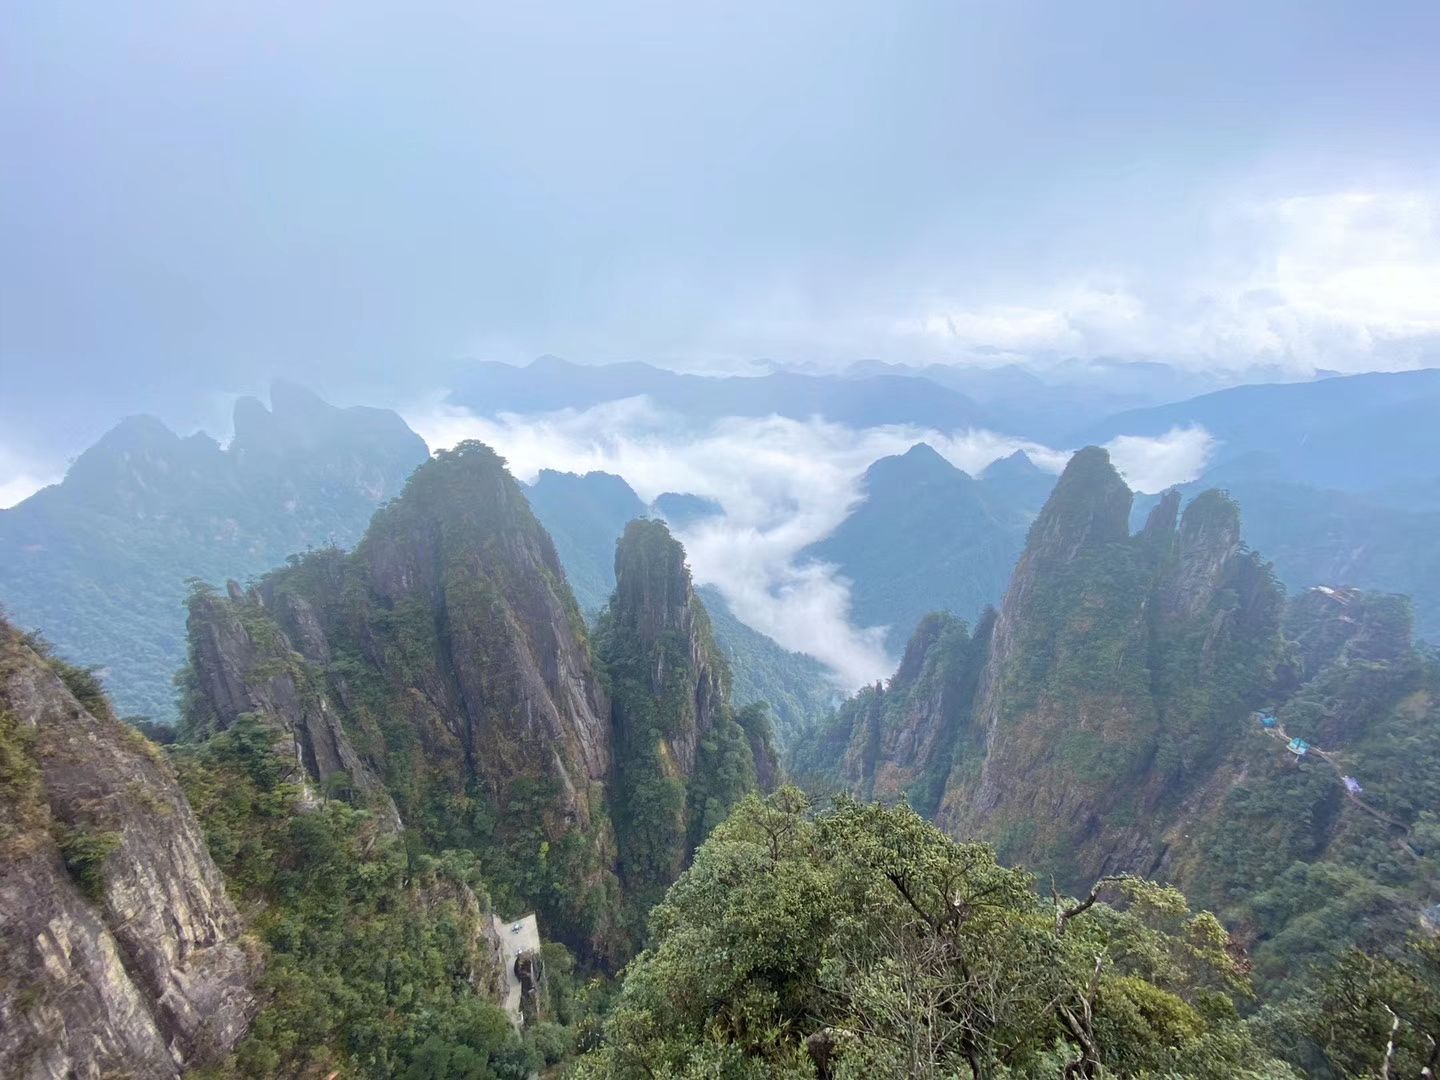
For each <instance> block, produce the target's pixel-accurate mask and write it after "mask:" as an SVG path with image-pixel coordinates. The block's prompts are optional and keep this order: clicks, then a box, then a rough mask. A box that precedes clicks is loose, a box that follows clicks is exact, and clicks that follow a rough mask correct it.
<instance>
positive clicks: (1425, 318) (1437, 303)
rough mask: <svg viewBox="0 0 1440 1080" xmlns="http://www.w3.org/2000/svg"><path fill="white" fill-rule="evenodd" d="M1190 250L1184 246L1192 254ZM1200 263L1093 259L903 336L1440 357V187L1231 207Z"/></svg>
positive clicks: (1130, 351)
mask: <svg viewBox="0 0 1440 1080" xmlns="http://www.w3.org/2000/svg"><path fill="white" fill-rule="evenodd" d="M1184 261H1185V260H1177V263H1183V262H1184ZM1189 262H1190V264H1191V269H1190V270H1189V271H1188V272H1185V271H1179V272H1177V271H1176V270H1175V269H1174V268H1172V267H1167V268H1166V272H1165V273H1163V274H1146V273H1143V272H1138V271H1136V272H1131V273H1129V274H1116V273H1114V272H1109V271H1107V272H1105V273H1098V272H1097V273H1088V274H1083V275H1081V276H1079V277H1078V278H1075V279H1072V280H1070V281H1069V282H1066V283H1063V284H1059V285H1056V286H1053V287H1051V288H1049V289H1046V290H1043V291H1041V292H1040V293H1038V294H1033V295H1032V296H1031V297H1030V298H1028V299H1024V300H1018V299H1017V300H1015V301H1012V302H1010V303H1005V304H995V305H988V306H973V305H969V304H966V303H964V302H963V301H958V302H956V303H953V304H940V305H937V306H936V308H935V309H933V310H928V311H924V312H922V313H920V314H918V315H917V316H915V317H912V318H906V319H901V320H899V321H898V322H897V323H896V324H895V326H894V329H895V332H896V336H897V337H898V338H899V339H900V340H902V341H903V340H909V341H911V342H914V341H916V340H918V341H920V342H922V343H924V342H929V343H930V345H931V346H932V347H936V348H940V349H942V350H949V351H950V352H959V353H962V354H963V352H964V351H965V350H969V349H977V348H996V349H1001V350H1006V351H1010V352H1015V353H1021V354H1023V353H1027V352H1028V353H1039V352H1049V353H1063V354H1065V355H1072V356H1083V357H1091V358H1094V357H1104V356H1117V355H1123V356H1149V357H1157V358H1163V359H1167V360H1171V361H1173V362H1176V363H1179V364H1182V365H1190V366H1205V367H1217V366H1218V367H1227V368H1244V367H1247V366H1250V365H1253V364H1257V363H1265V364H1280V365H1284V366H1287V367H1289V368H1291V369H1293V370H1295V371H1296V372H1304V373H1308V372H1309V371H1311V370H1313V369H1314V368H1317V367H1323V368H1333V369H1337V370H1347V371H1360V370H1373V369H1377V368H1381V369H1383V368H1404V367H1413V366H1417V365H1420V364H1424V363H1435V362H1437V361H1440V196H1436V195H1434V194H1431V193H1421V192H1413V191H1401V192H1379V191H1370V192H1353V191H1351V192H1336V193H1328V194H1320V195H1304V196H1294V197H1287V198H1279V199H1270V200H1262V201H1239V202H1235V203H1232V204H1229V205H1225V206H1222V207H1220V208H1219V209H1218V210H1217V212H1216V213H1215V214H1214V215H1213V218H1212V222H1211V231H1210V232H1209V234H1208V235H1206V236H1202V237H1199V238H1197V251H1196V253H1195V254H1194V255H1193V256H1191V257H1190V259H1189Z"/></svg>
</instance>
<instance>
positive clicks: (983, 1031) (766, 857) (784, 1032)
mask: <svg viewBox="0 0 1440 1080" xmlns="http://www.w3.org/2000/svg"><path fill="white" fill-rule="evenodd" d="M1112 889H1113V896H1114V897H1115V898H1116V899H1121V900H1123V901H1124V902H1125V907H1124V909H1123V910H1120V909H1113V908H1109V907H1106V906H1105V905H1104V904H1093V905H1092V904H1086V903H1078V904H1077V903H1072V902H1070V901H1067V900H1057V901H1054V902H1052V901H1049V900H1045V899H1042V898H1041V897H1040V896H1039V895H1038V894H1037V893H1036V892H1035V891H1034V890H1033V888H1032V887H1031V881H1030V878H1029V877H1028V876H1027V875H1026V874H1025V873H1023V872H1021V871H1017V870H1008V869H1005V868H1003V867H1001V866H1000V865H999V864H998V863H997V862H996V861H995V856H994V853H993V851H991V849H989V848H988V847H986V846H984V845H980V844H960V843H956V842H955V841H953V840H950V839H949V838H947V837H945V836H944V835H943V834H941V833H940V832H939V831H938V830H937V829H935V828H934V827H933V826H931V825H929V824H927V823H926V822H925V821H924V820H922V819H921V818H920V817H919V816H918V815H917V814H915V813H914V812H913V811H911V810H910V809H908V808H906V807H893V808H888V809H887V808H882V807H879V806H876V805H862V804H858V803H852V802H848V801H844V800H842V801H840V802H838V803H837V804H835V805H834V806H833V807H831V808H829V809H825V810H822V811H820V812H814V811H813V810H812V808H811V807H810V805H809V804H808V802H807V800H806V799H805V798H804V796H802V795H800V793H799V792H797V791H795V790H794V789H793V788H791V789H784V790H782V791H780V792H779V793H777V794H776V795H775V796H773V797H772V798H770V799H769V800H768V801H763V802H762V801H760V800H759V799H757V798H754V797H752V798H750V799H748V800H747V801H746V802H744V803H743V804H742V805H741V806H740V808H739V809H738V810H737V811H736V812H735V814H734V815H733V816H732V817H731V818H730V819H729V820H728V821H727V822H726V823H725V824H724V825H722V826H720V827H719V828H718V829H716V830H715V832H714V834H713V835H712V836H711V837H710V839H709V840H707V841H706V843H705V845H704V847H702V848H701V850H700V852H699V853H698V854H697V856H696V859H695V863H694V865H693V866H692V867H691V868H690V869H689V870H688V871H687V872H686V873H685V875H684V876H683V877H682V878H681V879H680V880H679V881H678V882H676V884H675V885H674V886H673V887H672V888H671V890H670V893H669V895H668V896H667V897H666V899H665V902H664V903H663V904H661V905H660V906H659V907H657V908H656V909H655V911H654V912H653V914H652V916H651V941H650V946H649V948H648V949H647V950H646V951H645V952H644V953H642V954H641V955H640V956H639V957H638V958H637V959H636V960H635V962H634V963H633V964H632V965H631V966H630V968H629V970H628V972H627V977H626V981H625V985H624V989H623V991H622V993H621V995H620V999H619V1001H618V1003H617V1007H616V1009H615V1011H614V1013H613V1014H612V1015H611V1017H610V1018H609V1020H608V1021H607V1023H606V1027H605V1041H604V1045H603V1046H601V1047H599V1048H597V1049H596V1050H595V1051H593V1052H591V1053H590V1054H588V1055H587V1056H586V1057H585V1058H583V1059H582V1061H581V1065H580V1069H579V1075H580V1076H582V1077H595V1078H600V1077H605V1078H629V1077H636V1078H639V1077H653V1076H671V1077H677V1078H680V1077H696V1078H698V1077H702V1076H724V1077H737V1078H738V1077H756V1078H759V1077H796V1078H811V1077H817V1076H835V1077H855V1078H859V1077H867V1076H911V1077H950V1076H959V1075H964V1076H988V1077H1031V1076H1037V1077H1038V1076H1057V1075H1061V1073H1062V1072H1065V1074H1066V1075H1078V1076H1100V1075H1131V1076H1133V1075H1154V1076H1161V1075H1163V1076H1171V1077H1215V1078H1217V1080H1219V1078H1221V1077H1275V1078H1279V1077H1288V1076H1292V1075H1294V1074H1293V1073H1292V1072H1291V1071H1290V1070H1289V1069H1288V1068H1286V1067H1285V1066H1284V1065H1282V1064H1281V1063H1280V1062H1278V1061H1276V1060H1275V1059H1274V1058H1273V1057H1271V1056H1270V1055H1268V1054H1267V1053H1266V1052H1265V1051H1263V1050H1262V1049H1261V1048H1260V1047H1259V1046H1258V1045H1257V1043H1256V1041H1255V1039H1254V1038H1253V1037H1252V1035H1251V1033H1250V1032H1249V1031H1248V1029H1247V1028H1246V1026H1245V1025H1244V1024H1243V1023H1242V1022H1241V1021H1240V1020H1239V1018H1238V1014H1237V1009H1236V1001H1237V1000H1243V998H1244V997H1245V995H1246V994H1247V992H1248V991H1247V986H1246V980H1245V976H1244V972H1243V968H1242V966H1241V965H1240V964H1239V963H1237V961H1236V960H1235V958H1234V957H1233V956H1232V955H1231V954H1230V952H1229V950H1228V948H1227V946H1228V942H1227V938H1226V936H1225V933H1224V931H1223V930H1222V929H1221V928H1220V925H1219V924H1218V923H1217V922H1216V921H1215V920H1214V918H1213V917H1211V916H1209V915H1206V914H1192V913H1191V912H1190V911H1189V910H1188V908H1187V907H1186V904H1185V901H1184V898H1183V897H1181V896H1180V895H1179V894H1178V893H1176V892H1174V891H1173V890H1170V889H1163V888H1161V887H1159V886H1155V885H1151V884H1149V883H1147V882H1142V881H1138V880H1134V879H1125V880H1122V881H1117V882H1115V883H1113V885H1112ZM1067 1066H1068V1071H1067Z"/></svg>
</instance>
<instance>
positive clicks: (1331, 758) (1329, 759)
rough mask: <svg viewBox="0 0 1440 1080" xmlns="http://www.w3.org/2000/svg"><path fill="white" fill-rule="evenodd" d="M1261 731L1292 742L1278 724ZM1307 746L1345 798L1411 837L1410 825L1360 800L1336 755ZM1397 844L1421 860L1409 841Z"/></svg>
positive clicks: (1308, 744) (1286, 741)
mask: <svg viewBox="0 0 1440 1080" xmlns="http://www.w3.org/2000/svg"><path fill="white" fill-rule="evenodd" d="M1261 730H1262V731H1264V732H1265V734H1267V735H1271V736H1273V737H1275V738H1277V739H1279V740H1280V741H1281V742H1284V743H1289V742H1290V741H1291V736H1290V735H1289V734H1287V733H1286V731H1285V729H1284V728H1283V727H1281V726H1280V724H1279V723H1278V722H1277V723H1276V724H1275V726H1274V727H1273V728H1261ZM1305 746H1306V749H1307V753H1309V754H1314V755H1315V756H1316V757H1318V758H1320V760H1322V761H1323V762H1325V764H1327V765H1329V766H1330V767H1331V768H1332V769H1334V770H1335V775H1336V776H1337V777H1339V779H1340V787H1341V790H1343V791H1344V792H1345V797H1346V798H1347V799H1349V800H1350V801H1351V802H1352V803H1354V804H1355V805H1356V806H1358V807H1359V808H1360V809H1361V810H1363V811H1364V812H1365V813H1367V814H1369V815H1370V816H1371V817H1373V818H1374V819H1375V820H1376V821H1379V822H1381V823H1382V824H1385V825H1388V826H1390V827H1391V828H1392V829H1399V830H1400V832H1401V833H1403V834H1404V837H1409V835H1410V826H1409V825H1406V824H1405V823H1404V822H1403V821H1400V820H1399V819H1398V818H1393V817H1391V816H1390V815H1389V814H1387V813H1385V812H1384V811H1383V810H1378V809H1376V808H1375V807H1373V806H1371V805H1370V804H1369V803H1368V802H1366V801H1365V800H1364V799H1362V798H1360V796H1359V795H1358V794H1356V793H1355V792H1354V791H1352V790H1351V789H1350V786H1349V785H1348V784H1346V783H1345V778H1346V773H1345V770H1344V769H1342V768H1341V767H1340V764H1339V762H1338V761H1336V760H1335V757H1336V755H1335V754H1333V753H1330V752H1327V751H1325V750H1321V749H1320V748H1319V747H1318V746H1313V745H1311V744H1310V743H1306V744H1305ZM1396 843H1398V844H1399V845H1400V846H1401V847H1402V848H1404V849H1405V851H1406V852H1407V853H1409V854H1410V855H1411V856H1413V857H1414V858H1416V859H1418V858H1420V853H1419V852H1418V851H1416V850H1415V849H1414V848H1413V847H1411V846H1410V843H1409V840H1408V839H1405V838H1398V839H1397V840H1396Z"/></svg>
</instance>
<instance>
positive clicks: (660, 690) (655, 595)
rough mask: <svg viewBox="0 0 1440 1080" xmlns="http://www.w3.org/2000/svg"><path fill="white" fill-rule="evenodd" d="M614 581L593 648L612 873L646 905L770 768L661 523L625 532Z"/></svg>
mask: <svg viewBox="0 0 1440 1080" xmlns="http://www.w3.org/2000/svg"><path fill="white" fill-rule="evenodd" d="M615 578H616V586H615V594H614V596H613V597H612V598H611V601H610V606H609V608H608V609H607V610H606V612H605V614H604V615H603V616H602V619H601V623H600V628H599V630H598V632H597V647H598V649H599V652H600V655H601V657H602V658H603V660H604V662H605V666H606V669H607V671H608V672H609V674H610V678H611V681H612V686H613V691H614V730H615V776H616V784H615V799H616V821H617V826H618V829H619V836H620V854H621V871H622V876H623V877H624V879H625V880H626V882H627V885H628V886H630V887H631V888H633V889H634V890H635V892H636V897H637V900H638V901H639V902H640V903H641V905H642V906H648V903H649V902H651V901H653V900H655V899H658V894H659V893H660V892H661V891H663V889H664V888H665V887H666V886H667V885H669V883H670V882H671V881H673V880H674V879H675V878H676V877H677V876H678V875H679V874H680V872H681V870H683V869H684V867H685V865H686V863H687V862H688V860H689V857H690V853H691V852H692V851H693V850H694V848H695V847H696V846H698V845H699V843H700V841H701V840H703V839H704V837H705V836H706V835H707V834H708V833H709V831H710V829H711V828H713V827H714V826H715V825H716V824H718V822H719V821H720V820H721V819H723V817H724V816H725V814H726V813H728V812H729V810H730V807H731V806H733V805H734V803H735V802H736V801H737V800H738V799H739V798H740V797H741V796H742V795H743V794H744V793H745V792H747V791H751V790H755V789H756V788H757V787H758V786H759V785H760V782H761V778H762V777H764V778H768V779H770V781H771V782H772V783H773V781H774V779H775V778H776V775H777V768H776V765H775V763H774V760H773V752H772V751H771V750H770V746H769V738H768V731H767V730H766V720H765V717H764V716H763V714H761V713H759V712H758V711H754V710H747V714H746V716H745V718H744V723H743V724H742V722H741V721H740V720H738V719H737V717H736V715H735V711H734V709H733V708H732V706H731V702H730V672H729V669H728V667H727V666H726V664H725V661H724V659H723V658H722V657H721V655H720V653H719V650H718V649H717V648H716V646H715V641H714V637H713V635H712V633H711V630H710V619H709V616H708V615H707V614H706V612H705V608H704V605H703V604H702V603H701V602H700V599H699V598H698V597H697V596H696V595H695V590H694V588H693V587H692V584H691V580H690V571H689V569H688V568H687V567H686V565H685V549H684V548H683V547H681V545H680V544H679V542H678V541H676V540H675V539H674V538H673V537H672V536H671V535H670V532H669V530H668V529H667V528H666V527H665V525H664V524H663V523H661V522H659V521H632V522H631V523H630V524H629V525H628V526H627V527H626V529H625V535H624V536H623V537H622V538H621V540H620V544H619V546H618V548H617V549H616V554H615ZM757 756H758V758H759V761H758V763H757ZM757 765H758V768H757Z"/></svg>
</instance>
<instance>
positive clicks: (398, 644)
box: [187, 443, 618, 954]
mask: <svg viewBox="0 0 1440 1080" xmlns="http://www.w3.org/2000/svg"><path fill="white" fill-rule="evenodd" d="M190 634H191V648H192V654H193V656H194V661H195V662H194V664H193V667H192V674H191V679H190V685H191V690H192V692H191V694H190V698H191V705H190V708H189V714H190V715H189V717H188V719H187V723H189V724H191V725H192V726H193V727H194V728H195V729H196V730H197V731H201V732H204V731H207V730H216V729H220V730H223V729H224V727H225V725H226V724H227V723H229V722H231V721H232V718H234V717H236V716H239V715H243V714H247V713H257V714H260V715H262V716H264V717H266V718H267V719H268V721H269V722H270V724H271V726H272V727H273V728H275V729H276V730H281V731H284V732H286V733H288V734H287V737H289V738H290V740H291V744H290V745H291V757H292V759H294V760H298V761H299V763H300V764H301V765H303V766H304V771H305V773H306V774H308V776H309V777H310V779H311V780H312V781H313V782H314V784H315V786H317V787H324V786H325V785H326V784H327V783H328V782H330V781H331V778H332V777H334V776H336V775H337V774H338V773H344V774H345V779H343V780H341V781H339V782H340V783H341V784H343V785H345V786H348V787H350V788H351V789H352V791H353V792H354V793H355V794H358V795H359V796H361V797H362V798H360V799H356V798H355V797H354V795H352V801H369V802H371V804H372V805H373V804H374V802H375V801H376V800H379V801H380V802H381V804H382V805H383V804H384V798H383V795H382V794H381V793H380V790H379V789H380V787H382V786H383V788H384V790H385V792H388V793H389V796H390V797H392V798H393V800H394V804H395V807H396V809H397V810H398V812H399V815H400V817H401V818H402V819H403V820H404V822H405V824H406V825H407V826H408V827H410V828H413V829H415V830H417V833H418V835H420V836H421V837H423V838H424V839H425V842H426V843H427V844H429V845H431V846H432V847H433V848H437V849H438V848H440V847H459V848H469V849H472V850H475V851H478V852H481V853H483V855H484V857H485V858H486V860H487V873H486V878H487V882H488V883H489V884H490V886H491V888H492V889H493V890H494V891H495V892H496V895H497V897H498V898H499V899H501V900H502V901H503V902H504V903H505V904H506V905H513V906H515V907H520V906H534V907H537V908H538V909H539V910H540V912H541V915H542V921H543V922H544V924H545V925H546V927H547V932H554V933H556V934H557V935H559V936H561V937H563V938H565V939H566V940H569V941H572V942H574V943H575V944H577V945H581V946H583V947H585V948H586V949H587V950H590V951H593V952H596V953H601V954H603V953H606V952H607V950H608V949H609V948H610V943H609V942H610V935H609V934H608V930H607V927H608V925H609V921H610V919H611V918H612V912H613V909H614V908H615V907H616V906H618V905H617V902H616V897H615V895H614V891H615V887H616V885H615V879H614V875H613V867H614V862H615V841H614V833H613V830H612V828H611V824H610V820H609V814H608V810H607V800H606V792H605V785H606V781H607V780H608V778H609V774H610V769H611V756H610V705H609V699H608V697H607V695H606V692H605V690H604V687H603V685H602V682H601V680H600V678H599V677H598V676H597V673H596V670H595V666H594V663H593V661H592V658H591V652H590V645H589V641H588V638H587V635H586V631H585V626H584V622H583V620H582V619H581V617H580V612H579V610H578V608H577V607H576V605H575V601H574V599H573V597H572V596H571V594H570V591H569V589H568V588H567V587H566V585H565V580H564V575H563V572H562V570H561V568H560V563H559V561H558V559H557V558H556V554H555V549H554V546H553V544H552V543H551V542H550V538H549V536H548V535H547V534H546V533H545V531H544V529H542V528H541V527H540V525H539V524H538V522H536V520H535V518H534V515H533V514H532V513H531V511H530V507H529V505H528V503H527V502H526V500H525V497H524V496H523V494H522V493H521V491H520V488H519V486H518V485H517V484H516V483H515V481H514V480H513V479H512V478H511V477H510V475H509V474H508V473H507V472H506V471H505V468H504V462H503V461H502V460H501V459H500V458H499V457H498V456H496V455H495V454H494V453H493V452H492V451H491V450H489V449H488V448H486V447H484V446H481V445H480V444H479V443H462V444H461V445H460V446H458V447H456V448H455V449H454V450H452V451H442V452H440V453H438V454H437V455H436V456H435V458H434V459H432V460H431V461H430V462H428V463H427V464H425V465H424V466H422V467H421V468H420V469H418V470H416V472H415V473H414V475H413V476H412V477H411V478H410V480H409V481H408V482H407V484H406V486H405V489H404V491H403V492H402V493H401V495H400V497H399V498H397V499H396V500H394V501H393V502H391V503H390V504H389V505H387V506H386V507H385V508H383V509H382V510H381V511H380V512H379V513H377V514H376V516H375V519H374V521H373V522H372V524H371V527H370V529H369V531H368V532H367V533H366V535H365V537H364V539H363V540H362V541H361V542H360V544H359V545H358V546H357V548H356V550H355V552H354V553H353V554H348V555H347V554H344V553H342V552H340V551H338V550H335V549H326V550H321V551H317V552H312V553H310V554H308V555H306V556H303V557H298V558H295V559H292V560H291V565H290V566H289V567H287V568H284V569H281V570H278V571H276V572H274V573H272V574H270V575H268V576H267V577H265V578H264V579H262V581H261V582H260V583H259V584H258V586H256V587H255V589H254V590H253V591H251V592H248V593H242V592H239V591H237V592H235V593H234V594H233V595H232V596H230V597H228V598H221V597H218V596H208V597H206V596H202V597H201V598H199V599H198V600H197V602H195V603H193V604H192V609H191V626H190Z"/></svg>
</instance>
